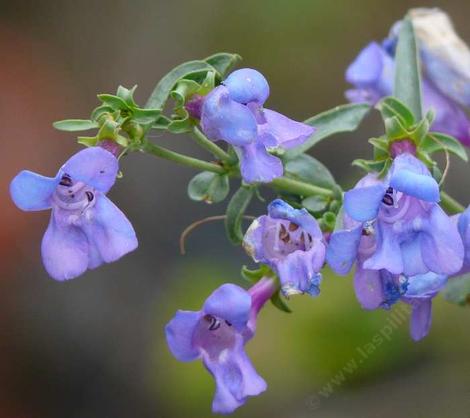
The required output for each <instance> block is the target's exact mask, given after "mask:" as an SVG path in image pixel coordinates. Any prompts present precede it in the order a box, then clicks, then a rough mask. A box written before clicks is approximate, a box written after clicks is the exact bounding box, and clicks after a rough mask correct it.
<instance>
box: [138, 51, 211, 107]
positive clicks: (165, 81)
mask: <svg viewBox="0 0 470 418" xmlns="http://www.w3.org/2000/svg"><path fill="white" fill-rule="evenodd" d="M213 70H214V67H213V66H212V65H210V64H209V63H207V62H205V61H197V60H196V61H188V62H185V63H183V64H180V65H178V66H177V67H175V68H173V69H172V70H171V71H170V72H169V73H168V74H166V75H165V76H164V77H163V78H162V79H161V80H160V81H159V82H158V84H157V85H156V86H155V88H154V90H153V92H152V94H151V95H150V97H149V99H148V100H147V103H146V105H145V107H146V108H147V109H163V106H164V105H165V103H166V101H167V99H168V96H169V95H170V92H171V91H172V90H173V87H174V86H175V84H176V83H177V81H178V80H181V79H182V78H186V77H188V76H190V75H191V74H196V73H199V74H200V73H202V72H207V71H213Z"/></svg>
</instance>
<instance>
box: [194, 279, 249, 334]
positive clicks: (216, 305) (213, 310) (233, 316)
mask: <svg viewBox="0 0 470 418" xmlns="http://www.w3.org/2000/svg"><path fill="white" fill-rule="evenodd" d="M250 309H251V296H250V294H249V293H248V292H247V291H246V290H245V289H242V288H241V287H240V286H237V285H234V284H231V283H226V284H223V285H222V286H220V287H219V288H218V289H216V290H215V291H214V292H213V293H212V294H211V295H210V296H209V297H208V298H207V299H206V302H205V303H204V306H203V308H202V310H203V312H204V313H205V314H209V315H213V316H216V317H219V318H222V319H225V320H227V321H228V322H230V323H231V324H233V325H234V326H235V327H236V328H237V329H242V328H243V327H245V326H246V323H247V322H248V319H249V316H250Z"/></svg>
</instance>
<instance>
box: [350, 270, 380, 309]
mask: <svg viewBox="0 0 470 418" xmlns="http://www.w3.org/2000/svg"><path fill="white" fill-rule="evenodd" d="M354 291H355V292H356V297H357V300H358V301H359V303H360V304H361V306H362V307H363V308H364V309H370V310H372V309H377V308H378V307H380V306H381V305H382V303H383V302H384V300H385V296H384V293H383V288H382V279H381V276H380V271H378V270H365V269H363V268H362V267H360V266H359V265H358V267H357V269H356V273H355V275H354Z"/></svg>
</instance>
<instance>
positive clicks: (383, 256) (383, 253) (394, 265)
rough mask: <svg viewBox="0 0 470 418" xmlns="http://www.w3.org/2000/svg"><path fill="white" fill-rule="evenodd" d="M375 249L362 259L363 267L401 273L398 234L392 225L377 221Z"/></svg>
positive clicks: (401, 262)
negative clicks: (365, 258)
mask: <svg viewBox="0 0 470 418" xmlns="http://www.w3.org/2000/svg"><path fill="white" fill-rule="evenodd" d="M376 233H377V249H376V251H375V253H374V254H373V255H372V256H371V257H370V258H368V259H367V260H366V261H364V265H363V267H364V268H365V269H368V270H381V269H385V270H388V271H389V272H390V273H392V274H401V273H403V260H402V256H401V250H400V245H399V242H398V236H397V234H396V233H395V232H394V231H393V226H392V225H390V224H385V223H384V222H379V223H377V227H376Z"/></svg>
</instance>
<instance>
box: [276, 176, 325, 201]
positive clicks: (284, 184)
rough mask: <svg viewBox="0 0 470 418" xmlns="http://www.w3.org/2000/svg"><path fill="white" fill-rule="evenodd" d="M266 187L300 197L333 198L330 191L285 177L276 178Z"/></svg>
mask: <svg viewBox="0 0 470 418" xmlns="http://www.w3.org/2000/svg"><path fill="white" fill-rule="evenodd" d="M268 185H269V186H271V187H273V188H275V189H278V190H284V191H286V192H292V193H296V194H300V195H302V196H325V197H331V196H333V191H332V190H330V189H325V188H323V187H319V186H315V185H313V184H309V183H305V182H303V181H299V180H293V179H289V178H287V177H278V178H277V179H274V180H273V181H272V182H271V183H268Z"/></svg>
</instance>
